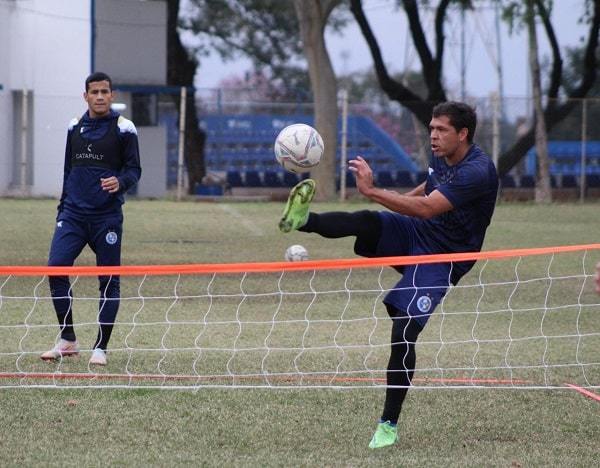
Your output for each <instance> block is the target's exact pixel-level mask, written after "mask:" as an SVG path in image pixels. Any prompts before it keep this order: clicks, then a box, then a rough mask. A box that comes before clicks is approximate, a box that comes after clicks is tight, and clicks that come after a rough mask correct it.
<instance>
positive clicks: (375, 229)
mask: <svg viewBox="0 0 600 468" xmlns="http://www.w3.org/2000/svg"><path fill="white" fill-rule="evenodd" d="M299 231H303V232H314V233H316V234H319V235H321V236H323V237H327V238H329V239H337V238H339V237H348V236H356V242H355V243H354V252H356V254H357V255H361V256H363V257H373V256H375V253H376V251H377V243H378V242H379V238H380V237H381V220H380V219H379V215H378V214H377V212H376V211H369V210H362V211H355V212H353V213H349V212H345V211H332V212H329V213H310V214H309V215H308V221H307V222H306V224H305V225H304V226H303V227H301V228H300V229H299Z"/></svg>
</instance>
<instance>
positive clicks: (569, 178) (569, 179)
mask: <svg viewBox="0 0 600 468" xmlns="http://www.w3.org/2000/svg"><path fill="white" fill-rule="evenodd" d="M561 186H562V188H577V178H576V177H575V176H574V175H571V174H565V175H563V176H562V179H561Z"/></svg>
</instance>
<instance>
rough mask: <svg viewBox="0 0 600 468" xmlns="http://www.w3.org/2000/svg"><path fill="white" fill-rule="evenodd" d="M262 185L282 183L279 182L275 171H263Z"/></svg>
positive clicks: (278, 185)
mask: <svg viewBox="0 0 600 468" xmlns="http://www.w3.org/2000/svg"><path fill="white" fill-rule="evenodd" d="M264 185H265V187H281V186H282V185H283V183H282V182H281V179H280V178H279V174H278V173H277V172H275V171H265V177H264Z"/></svg>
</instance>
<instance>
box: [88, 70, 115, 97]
mask: <svg viewBox="0 0 600 468" xmlns="http://www.w3.org/2000/svg"><path fill="white" fill-rule="evenodd" d="M97 81H108V87H109V88H110V90H111V91H112V80H111V79H110V76H108V75H107V74H106V73H103V72H94V73H92V74H91V75H90V76H88V77H87V78H86V79H85V92H86V93H87V92H88V90H89V89H90V83H96V82H97Z"/></svg>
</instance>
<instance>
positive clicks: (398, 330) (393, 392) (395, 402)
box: [381, 304, 422, 424]
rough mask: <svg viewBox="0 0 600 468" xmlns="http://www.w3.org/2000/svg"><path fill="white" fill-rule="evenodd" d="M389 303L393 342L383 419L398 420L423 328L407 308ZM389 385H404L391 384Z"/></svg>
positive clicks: (409, 382)
mask: <svg viewBox="0 0 600 468" xmlns="http://www.w3.org/2000/svg"><path fill="white" fill-rule="evenodd" d="M386 307H387V308H388V314H390V317H392V338H391V343H392V345H391V352H390V360H389V362H388V370H387V385H388V388H387V389H386V392H385V404H384V407H383V413H382V415H381V420H382V421H389V422H391V423H392V424H397V423H398V418H399V417H400V411H401V410H402V404H403V403H404V399H405V398H406V394H407V393H408V388H409V387H410V385H411V381H412V378H413V375H414V373H415V364H416V362H417V356H416V353H415V342H416V341H417V338H418V336H419V333H421V330H422V328H421V325H420V324H419V323H418V322H417V321H416V320H415V319H411V318H410V317H408V315H406V314H405V313H404V312H402V311H399V310H397V309H395V308H393V307H392V306H389V305H387V304H386ZM390 386H394V387H402V388H390Z"/></svg>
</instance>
